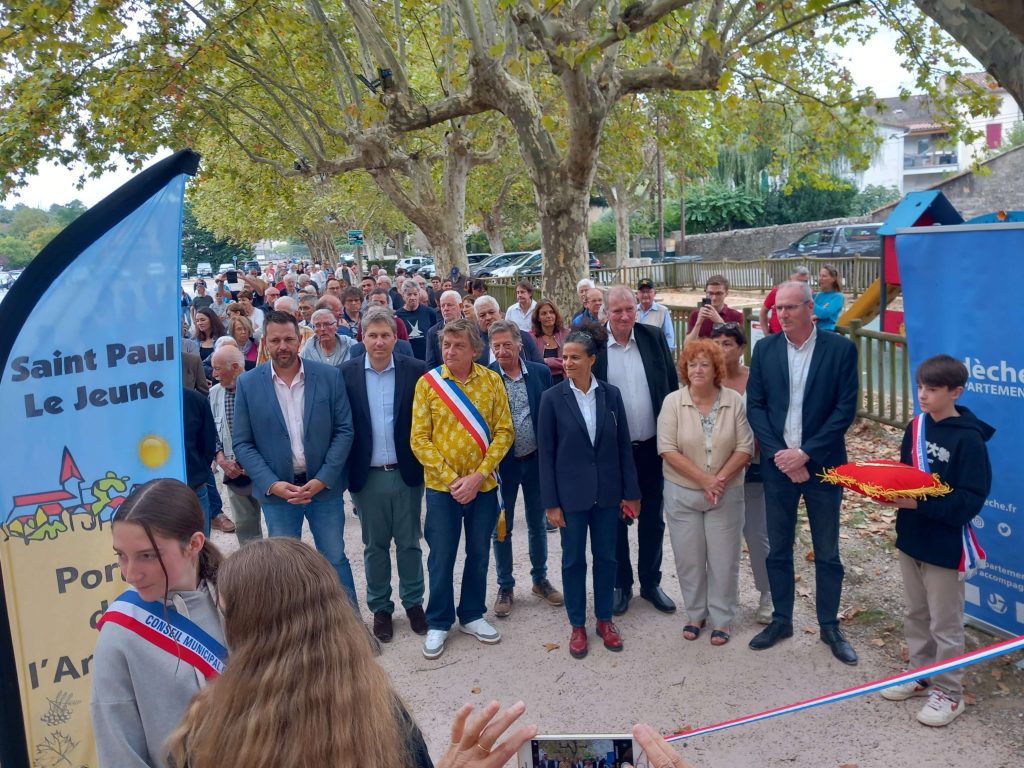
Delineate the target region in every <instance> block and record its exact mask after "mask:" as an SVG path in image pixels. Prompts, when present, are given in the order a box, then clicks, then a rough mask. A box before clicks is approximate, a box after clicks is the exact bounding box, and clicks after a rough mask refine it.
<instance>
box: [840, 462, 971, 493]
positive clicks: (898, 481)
mask: <svg viewBox="0 0 1024 768" xmlns="http://www.w3.org/2000/svg"><path fill="white" fill-rule="evenodd" d="M820 477H821V479H822V480H824V481H825V482H827V483H833V484H835V485H841V486H843V488H849V489H850V490H851V491H856V492H857V493H859V494H862V495H864V496H870V497H871V498H873V499H878V500H880V501H891V500H892V499H923V498H927V497H928V496H945V495H946V494H947V493H950V492H952V490H953V489H952V488H950V487H949V486H948V485H946V484H945V483H944V482H942V481H941V480H940V479H939V476H938V475H935V474H931V475H930V474H928V473H927V472H923V471H921V470H920V469H917V468H915V467H911V466H910V465H908V464H901V463H900V462H898V461H888V460H885V459H879V460H877V461H857V462H853V463H850V464H840V465H839V466H838V467H833V468H832V469H826V470H825V471H824V472H822V473H821V475H820Z"/></svg>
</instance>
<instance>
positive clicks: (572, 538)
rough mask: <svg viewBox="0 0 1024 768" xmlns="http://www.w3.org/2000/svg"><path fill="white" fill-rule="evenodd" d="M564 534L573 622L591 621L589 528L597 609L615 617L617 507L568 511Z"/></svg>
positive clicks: (567, 594)
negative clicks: (613, 607) (588, 599)
mask: <svg viewBox="0 0 1024 768" xmlns="http://www.w3.org/2000/svg"><path fill="white" fill-rule="evenodd" d="M563 514H564V516H565V528H561V529H560V531H561V536H562V591H563V593H564V595H565V612H566V613H567V614H569V623H570V624H572V626H574V627H582V626H585V625H586V623H587V530H588V529H589V530H590V554H591V556H592V557H593V559H594V613H595V614H596V615H597V618H598V620H600V621H609V620H611V618H612V594H613V592H614V590H615V570H616V560H615V542H616V539H617V537H618V525H619V510H618V508H617V507H607V508H604V509H602V508H600V507H597V506H595V507H591V508H590V509H588V510H587V511H586V512H566V511H564V510H563Z"/></svg>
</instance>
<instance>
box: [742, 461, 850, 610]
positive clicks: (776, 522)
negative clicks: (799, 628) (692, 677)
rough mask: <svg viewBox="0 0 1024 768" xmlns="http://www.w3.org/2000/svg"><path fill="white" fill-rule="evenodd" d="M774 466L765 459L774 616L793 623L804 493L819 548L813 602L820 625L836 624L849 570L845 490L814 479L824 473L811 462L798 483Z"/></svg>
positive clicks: (763, 468) (762, 463) (816, 558)
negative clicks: (842, 551)
mask: <svg viewBox="0 0 1024 768" xmlns="http://www.w3.org/2000/svg"><path fill="white" fill-rule="evenodd" d="M770 464H771V462H770V461H768V462H766V461H764V460H762V461H761V466H762V472H763V474H764V499H765V512H766V517H767V521H768V541H769V550H768V562H767V565H768V583H769V584H770V585H771V590H772V602H773V603H774V604H775V612H774V613H773V614H772V618H773V619H774V620H776V621H781V622H783V623H785V624H792V623H793V591H794V588H795V584H794V579H793V542H794V539H795V538H796V508H797V504H798V503H799V501H800V497H801V496H803V497H804V503H805V504H806V506H807V518H808V520H809V521H810V523H811V542H812V544H813V546H814V584H815V595H814V601H815V608H816V612H817V615H818V625H819V626H821V627H836V626H838V624H839V618H838V614H839V598H840V596H841V594H842V591H843V574H844V571H843V563H842V561H841V560H840V559H839V505H840V503H841V502H842V500H843V489H842V488H840V487H839V486H837V485H828V484H825V483H823V482H821V481H820V480H818V479H817V478H816V477H815V473H816V472H819V471H820V468H818V467H811V466H808V470H809V471H810V473H811V479H810V480H807V481H805V482H803V483H794V482H792V481H791V480H790V479H789V478H788V477H786V476H785V475H784V474H782V473H781V472H779V470H777V469H775V467H774V466H770Z"/></svg>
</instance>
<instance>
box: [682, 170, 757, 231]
mask: <svg viewBox="0 0 1024 768" xmlns="http://www.w3.org/2000/svg"><path fill="white" fill-rule="evenodd" d="M763 214H764V200H763V199H762V197H761V195H760V194H759V193H757V192H750V191H749V190H746V189H743V188H742V187H733V186H728V185H726V184H720V183H718V182H709V183H708V184H705V185H704V186H703V187H701V188H699V189H697V190H694V191H692V192H690V193H689V194H687V196H686V231H687V232H689V233H692V234H701V233H704V232H724V231H725V230H729V229H743V228H746V227H752V226H754V225H756V224H757V223H758V221H759V220H760V219H761V217H762V216H763Z"/></svg>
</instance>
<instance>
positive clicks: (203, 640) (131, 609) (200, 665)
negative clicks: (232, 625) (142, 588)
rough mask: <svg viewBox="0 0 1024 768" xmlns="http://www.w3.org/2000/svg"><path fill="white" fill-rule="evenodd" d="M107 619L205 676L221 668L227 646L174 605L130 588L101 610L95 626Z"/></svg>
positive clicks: (106, 622)
mask: <svg viewBox="0 0 1024 768" xmlns="http://www.w3.org/2000/svg"><path fill="white" fill-rule="evenodd" d="M108 623H109V624H118V625H120V626H122V627H124V628H125V629H127V630H129V631H130V632H134V633H135V634H137V635H138V636H139V637H141V638H143V639H144V640H148V641H149V642H151V643H152V644H153V645H155V646H156V647H157V648H160V649H161V650H164V651H166V652H167V653H169V654H171V655H172V656H176V657H177V658H179V659H181V660H182V661H184V662H185V663H186V664H191V665H192V666H193V667H195V668H196V669H197V670H199V672H200V673H202V675H203V677H205V678H206V679H207V680H209V679H211V678H214V677H217V675H220V674H221V673H223V672H224V668H225V664H226V663H227V660H228V652H227V649H226V648H225V647H224V646H223V645H221V644H220V643H219V642H217V640H215V639H214V638H213V637H211V636H210V635H209V634H208V633H207V632H206V631H205V630H204V629H203V628H202V627H200V626H199V625H198V624H196V623H195V622H194V621H192V620H191V619H189V618H188V617H186V616H184V615H182V614H181V613H178V611H176V610H175V609H174V607H173V606H170V605H168V606H166V607H165V606H164V604H163V603H162V602H159V601H156V600H154V601H152V602H149V601H146V600H143V599H142V597H141V596H140V595H139V593H138V592H136V591H135V590H132V589H130V590H128V591H127V592H124V593H123V594H121V595H120V596H119V597H118V598H117V599H116V600H115V601H114V602H113V603H111V604H110V607H108V608H107V610H106V611H104V612H103V615H102V616H101V617H100V620H99V621H98V622H96V629H103V626H104V625H105V624H108Z"/></svg>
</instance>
